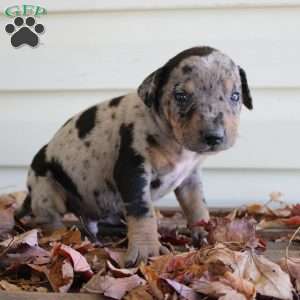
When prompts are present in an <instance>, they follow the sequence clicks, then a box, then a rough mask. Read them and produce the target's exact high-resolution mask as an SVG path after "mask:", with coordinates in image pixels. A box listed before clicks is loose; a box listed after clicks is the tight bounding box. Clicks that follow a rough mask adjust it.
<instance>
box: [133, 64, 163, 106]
mask: <svg viewBox="0 0 300 300" xmlns="http://www.w3.org/2000/svg"><path fill="white" fill-rule="evenodd" d="M160 73H161V68H160V69H157V70H156V71H154V72H152V73H151V74H150V75H149V76H147V77H146V79H144V81H143V82H142V83H141V85H140V86H139V87H138V95H139V96H140V97H141V99H142V100H143V101H144V103H145V104H146V105H147V106H148V107H151V106H152V105H153V104H154V102H155V100H156V96H157V88H158V82H159V76H160Z"/></svg>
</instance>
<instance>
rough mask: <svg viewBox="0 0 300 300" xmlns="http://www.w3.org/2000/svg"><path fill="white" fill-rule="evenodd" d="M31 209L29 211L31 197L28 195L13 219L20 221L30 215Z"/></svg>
mask: <svg viewBox="0 0 300 300" xmlns="http://www.w3.org/2000/svg"><path fill="white" fill-rule="evenodd" d="M31 214H32V209H31V195H30V194H28V195H27V196H26V198H25V200H24V202H23V204H22V206H21V207H20V208H19V209H18V211H17V212H16V214H15V218H16V219H17V220H19V219H22V218H23V217H25V216H28V215H31Z"/></svg>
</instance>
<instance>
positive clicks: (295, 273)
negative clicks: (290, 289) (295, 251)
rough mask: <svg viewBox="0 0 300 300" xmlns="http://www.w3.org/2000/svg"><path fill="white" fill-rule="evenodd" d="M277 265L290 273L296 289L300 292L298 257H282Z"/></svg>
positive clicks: (299, 259) (299, 264) (299, 262)
mask: <svg viewBox="0 0 300 300" xmlns="http://www.w3.org/2000/svg"><path fill="white" fill-rule="evenodd" d="M279 265H280V266H281V268H282V270H284V271H285V272H287V273H288V274H290V276H291V277H292V278H293V279H294V280H295V284H296V289H297V291H298V292H300V258H296V257H289V258H285V257H283V258H282V259H281V260H280V262H279Z"/></svg>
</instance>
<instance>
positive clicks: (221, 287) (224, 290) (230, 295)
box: [193, 279, 255, 300]
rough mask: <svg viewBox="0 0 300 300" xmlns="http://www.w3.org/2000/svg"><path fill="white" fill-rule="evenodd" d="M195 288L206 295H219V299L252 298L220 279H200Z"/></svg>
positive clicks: (248, 299)
mask: <svg viewBox="0 0 300 300" xmlns="http://www.w3.org/2000/svg"><path fill="white" fill-rule="evenodd" d="M193 289H194V290H195V291H197V292H200V293H202V294H205V295H209V296H212V297H217V298H218V299H219V300H220V299H222V300H233V299H234V300H250V299H255V298H246V296H245V295H244V294H241V293H239V292H238V291H236V290H234V289H233V288H232V287H231V286H229V285H227V284H225V283H223V282H220V281H209V280H205V279H202V280H199V281H196V282H195V283H194V285H193Z"/></svg>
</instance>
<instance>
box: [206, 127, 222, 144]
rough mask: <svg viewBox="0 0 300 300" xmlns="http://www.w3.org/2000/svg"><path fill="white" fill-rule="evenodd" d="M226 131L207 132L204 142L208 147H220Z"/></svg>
mask: <svg viewBox="0 0 300 300" xmlns="http://www.w3.org/2000/svg"><path fill="white" fill-rule="evenodd" d="M224 137H225V134H224V130H222V129H217V130H210V131H208V132H206V134H205V136H204V141H205V143H206V144H207V145H208V146H218V145H221V144H222V143H223V142H224Z"/></svg>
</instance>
